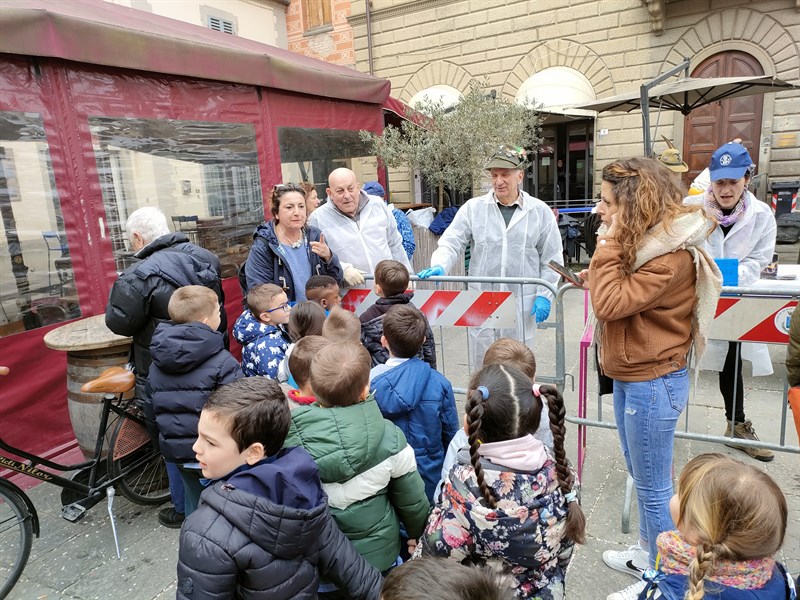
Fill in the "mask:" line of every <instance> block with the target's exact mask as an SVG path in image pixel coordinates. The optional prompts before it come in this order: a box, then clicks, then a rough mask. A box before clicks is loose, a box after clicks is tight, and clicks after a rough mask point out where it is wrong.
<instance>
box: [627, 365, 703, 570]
mask: <svg viewBox="0 0 800 600" xmlns="http://www.w3.org/2000/svg"><path fill="white" fill-rule="evenodd" d="M688 400H689V374H688V372H687V370H686V368H683V369H681V370H679V371H675V372H674V373H670V374H669V375H664V376H663V377H659V378H658V379H652V380H650V381H632V382H627V381H616V380H615V381H614V416H615V417H616V421H617V429H618V430H619V440H620V446H621V447H622V454H623V455H624V456H625V465H626V466H627V468H628V473H630V474H631V476H632V477H633V481H634V484H635V485H636V496H637V501H638V505H639V539H640V540H641V541H642V542H645V543H646V546H643V547H645V549H649V552H650V566H651V567H655V560H656V554H657V553H658V551H657V550H656V538H657V537H658V534H659V533H661V532H662V531H669V530H670V529H674V528H675V525H674V523H673V522H672V517H671V516H670V514H669V500H670V498H671V497H672V494H673V491H672V450H673V444H674V441H675V426H676V425H677V423H678V417H680V414H681V412H683V409H684V408H685V407H686V402H687V401H688Z"/></svg>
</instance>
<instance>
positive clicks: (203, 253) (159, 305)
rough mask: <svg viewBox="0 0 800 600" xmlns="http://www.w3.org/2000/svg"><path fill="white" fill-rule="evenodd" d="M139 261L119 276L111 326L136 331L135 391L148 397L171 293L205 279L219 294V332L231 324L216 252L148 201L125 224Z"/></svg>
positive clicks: (108, 311)
mask: <svg viewBox="0 0 800 600" xmlns="http://www.w3.org/2000/svg"><path fill="white" fill-rule="evenodd" d="M125 228H126V230H127V232H128V237H129V240H130V243H131V247H132V248H133V250H134V252H135V253H136V254H135V258H136V259H138V260H137V262H136V263H135V264H133V265H131V266H130V267H128V268H127V269H125V271H124V272H123V273H122V274H121V275H120V276H119V279H117V281H116V282H115V283H114V287H113V288H111V295H110V297H109V299H108V306H107V307H106V326H108V328H109V329H110V330H111V331H113V332H114V333H116V334H118V335H126V336H131V337H133V362H134V365H135V366H136V396H137V398H144V392H145V389H144V386H145V382H146V380H147V372H148V370H149V369H150V362H151V357H150V340H151V338H152V337H153V332H154V331H155V329H156V326H157V325H158V324H159V323H161V322H164V321H167V320H169V314H168V312H167V304H168V303H169V299H170V297H171V296H172V293H173V292H174V291H175V290H176V289H178V288H179V287H183V286H185V285H203V286H205V287H208V288H211V289H212V290H214V292H216V294H217V296H218V297H219V304H220V325H219V327H218V328H217V330H218V331H220V332H225V331H226V329H227V318H226V316H225V309H224V304H225V296H224V294H223V292H222V282H221V281H220V264H219V259H218V258H217V257H216V255H214V254H212V253H211V252H209V251H208V250H206V249H204V248H201V247H200V246H197V245H195V244H192V243H190V242H189V238H187V237H186V236H185V235H184V234H183V233H170V231H169V227H168V225H167V218H166V217H165V216H164V213H162V212H161V211H160V210H159V209H158V208H155V207H152V206H146V207H144V208H140V209H139V210H136V211H134V212H133V213H131V216H130V217H128V221H127V223H126V224H125Z"/></svg>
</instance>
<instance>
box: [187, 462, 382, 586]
mask: <svg viewBox="0 0 800 600" xmlns="http://www.w3.org/2000/svg"><path fill="white" fill-rule="evenodd" d="M320 576H322V577H325V578H326V579H327V580H330V581H333V582H335V583H336V584H337V586H339V588H340V589H341V590H342V591H343V592H344V593H345V595H346V597H348V598H355V599H364V600H378V598H379V597H380V590H381V583H382V580H381V575H380V572H379V571H378V570H377V569H375V568H374V567H372V566H371V565H370V564H369V563H367V561H365V560H364V558H363V557H362V556H361V555H360V554H359V553H358V552H357V551H356V549H355V548H354V547H353V545H352V544H351V543H350V541H349V540H348V539H347V538H346V537H345V536H344V534H343V533H342V532H341V531H339V528H338V527H336V523H335V522H334V521H333V518H332V517H331V515H330V512H329V511H328V502H327V497H326V496H325V493H324V492H323V491H322V485H321V483H320V479H319V471H318V470H317V465H316V464H315V463H314V461H313V459H312V458H311V456H310V455H309V454H308V452H306V451H305V450H304V449H303V448H297V447H294V448H286V449H284V450H281V451H280V452H279V453H278V454H277V455H276V456H274V457H271V458H269V459H267V460H265V461H262V462H260V463H258V464H256V465H255V466H253V467H250V468H245V469H244V470H242V471H240V472H237V473H235V474H234V475H232V476H231V477H229V478H228V479H227V481H224V480H220V481H216V482H215V483H214V484H212V485H211V486H209V487H208V488H207V489H206V490H205V491H204V492H203V495H202V496H201V497H200V506H199V507H198V509H197V510H196V511H195V512H194V513H192V514H191V515H190V516H189V517H188V518H187V519H186V521H185V522H184V524H183V527H182V528H181V541H180V551H179V555H178V590H177V598H178V600H201V599H203V600H205V599H207V600H212V599H214V600H217V599H219V598H237V599H238V600H255V599H258V600H267V599H269V600H284V599H285V600H312V599H315V598H317V589H318V587H319V581H320Z"/></svg>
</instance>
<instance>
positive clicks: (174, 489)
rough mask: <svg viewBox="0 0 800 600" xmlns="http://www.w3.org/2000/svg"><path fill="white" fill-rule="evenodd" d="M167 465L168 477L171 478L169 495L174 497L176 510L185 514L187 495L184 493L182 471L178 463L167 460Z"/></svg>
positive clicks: (173, 501) (173, 502)
mask: <svg viewBox="0 0 800 600" xmlns="http://www.w3.org/2000/svg"><path fill="white" fill-rule="evenodd" d="M165 462H166V467H167V478H168V479H169V495H170V496H171V497H172V504H173V506H175V512H178V513H181V514H184V512H183V511H184V506H185V504H186V497H185V495H184V493H183V479H181V472H180V471H179V470H178V465H176V464H175V463H172V462H169V461H165Z"/></svg>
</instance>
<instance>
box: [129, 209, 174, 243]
mask: <svg viewBox="0 0 800 600" xmlns="http://www.w3.org/2000/svg"><path fill="white" fill-rule="evenodd" d="M125 230H126V231H127V233H128V239H129V240H130V241H131V242H133V234H134V233H138V234H139V235H140V236H142V241H144V243H145V245H147V244H149V243H150V242H152V241H153V240H155V239H156V238H159V237H161V236H162V235H167V234H168V233H169V225H167V217H166V216H165V215H164V213H163V212H161V209H160V208H157V207H155V206H144V207H142V208H140V209H138V210H135V211H133V212H132V213H131V216H129V217H128V220H127V222H126V223H125Z"/></svg>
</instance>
